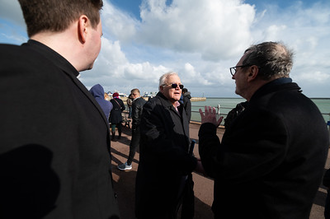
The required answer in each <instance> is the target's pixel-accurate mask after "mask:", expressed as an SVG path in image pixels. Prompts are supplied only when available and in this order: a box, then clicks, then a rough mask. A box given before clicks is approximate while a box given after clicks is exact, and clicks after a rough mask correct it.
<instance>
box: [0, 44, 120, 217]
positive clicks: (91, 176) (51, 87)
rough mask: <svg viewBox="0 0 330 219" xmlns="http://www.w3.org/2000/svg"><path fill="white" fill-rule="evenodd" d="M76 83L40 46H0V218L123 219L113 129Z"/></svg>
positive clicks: (59, 59) (71, 73) (64, 63)
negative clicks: (117, 190)
mask: <svg viewBox="0 0 330 219" xmlns="http://www.w3.org/2000/svg"><path fill="white" fill-rule="evenodd" d="M77 75H78V72H77V71H76V69H75V68H74V67H73V66H72V65H71V64H70V63H69V62H68V61H67V60H66V59H64V58H63V57H62V56H60V55H59V54H58V53H56V52H55V51H53V50H51V49H50V48H48V47H47V46H45V45H43V44H41V43H39V42H36V41H32V40H30V41H29V42H28V43H26V44H23V45H22V46H13V45H0V91H1V95H0V105H1V107H0V121H1V125H0V133H1V134H0V144H1V146H0V156H1V157H0V164H1V165H0V176H1V180H0V190H1V192H0V194H1V195H0V217H1V218H47V219H48V218H54V219H55V218H69V219H70V218H79V219H80V218H86V219H87V218H104V219H109V218H118V210H117V203H116V200H115V197H114V193H113V189H112V177H111V171H110V140H109V139H110V138H109V127H108V122H107V119H106V118H105V116H104V113H103V111H102V109H101V108H100V106H99V105H98V104H97V102H96V101H95V99H94V98H93V96H92V95H91V94H90V93H89V92H88V90H87V89H86V88H85V86H84V85H83V84H82V83H81V82H80V81H79V80H78V79H77V78H76V77H77Z"/></svg>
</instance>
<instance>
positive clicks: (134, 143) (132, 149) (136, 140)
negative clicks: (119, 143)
mask: <svg viewBox="0 0 330 219" xmlns="http://www.w3.org/2000/svg"><path fill="white" fill-rule="evenodd" d="M139 144H140V127H137V128H135V129H132V139H131V143H130V145H129V155H128V159H127V164H128V165H131V164H132V162H133V159H134V155H135V153H136V150H137V148H138V146H139Z"/></svg>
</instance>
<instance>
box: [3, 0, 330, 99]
mask: <svg viewBox="0 0 330 219" xmlns="http://www.w3.org/2000/svg"><path fill="white" fill-rule="evenodd" d="M323 2H325V3H321V2H315V3H314V4H313V5H312V6H310V7H306V5H304V4H303V2H292V3H291V4H292V5H291V6H290V7H286V8H284V9H283V8H279V7H278V6H276V5H271V1H270V4H269V5H266V6H264V5H263V8H262V10H260V9H259V8H258V7H256V6H253V5H249V4H246V3H244V2H243V3H242V1H240V0H230V1H228V0H203V1H200V0H189V1H187V0H173V3H172V4H171V5H170V6H167V5H166V4H165V0H145V1H144V2H143V3H142V5H141V6H140V9H141V14H140V17H141V19H137V18H134V17H132V16H131V15H130V14H129V13H127V12H124V11H121V10H119V9H118V8H115V7H114V6H113V5H111V4H110V3H109V2H108V1H104V8H103V10H102V22H103V33H104V35H103V39H102V49H101V53H100V55H99V57H98V59H97V61H96V63H95V65H94V69H93V70H91V71H85V72H82V73H81V76H80V80H81V81H82V82H83V83H84V84H85V85H86V87H87V88H90V87H92V86H93V85H94V84H96V83H100V84H101V85H103V86H104V88H105V90H106V91H112V92H114V91H120V92H124V93H129V91H130V90H131V89H132V88H135V87H137V88H139V89H140V90H141V92H142V93H143V92H149V91H157V89H158V79H159V77H160V75H162V74H163V73H166V72H168V71H170V70H173V71H176V72H178V73H179V75H180V77H181V80H182V83H183V84H184V85H185V86H186V87H187V88H188V89H189V90H190V91H191V92H192V95H193V96H203V95H204V96H220V97H236V95H235V94H234V90H235V83H234V81H233V80H232V79H231V75H230V73H229V67H231V66H234V65H236V63H237V62H238V60H239V58H240V57H241V55H242V53H243V51H244V50H245V49H246V48H247V47H249V46H250V45H251V44H253V43H260V42H263V41H283V42H284V43H285V44H286V45H288V46H289V47H290V48H292V49H294V51H295V59H294V67H293V70H292V74H291V76H292V78H293V80H294V81H296V82H297V83H298V84H299V85H300V86H301V87H302V89H303V91H304V93H305V94H306V95H307V96H309V97H330V92H329V91H328V87H329V84H330V73H329V67H330V64H329V60H328V59H329V57H330V52H329V47H330V45H329V44H330V41H329V39H330V28H329V27H330V25H329V24H330V3H329V1H323ZM0 4H1V8H0V19H1V20H0V21H1V22H0V31H1V32H0V33H1V35H0V42H12V43H14V44H20V43H22V42H24V41H26V40H27V37H26V34H24V33H25V25H24V22H23V19H22V15H21V11H20V7H19V5H18V3H17V1H13V0H0Z"/></svg>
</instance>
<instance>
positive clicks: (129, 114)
mask: <svg viewBox="0 0 330 219" xmlns="http://www.w3.org/2000/svg"><path fill="white" fill-rule="evenodd" d="M133 99H134V98H133V97H132V94H130V95H128V98H127V100H126V102H127V107H128V118H129V119H130V118H132V104H133Z"/></svg>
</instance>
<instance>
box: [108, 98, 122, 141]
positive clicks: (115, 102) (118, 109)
mask: <svg viewBox="0 0 330 219" xmlns="http://www.w3.org/2000/svg"><path fill="white" fill-rule="evenodd" d="M112 97H113V98H112V99H111V100H110V102H111V103H112V106H113V108H112V110H111V113H110V118H109V122H110V123H111V133H112V138H111V139H112V140H113V141H115V135H116V127H117V130H118V139H120V138H121V130H122V122H123V116H122V115H121V113H122V112H123V111H124V110H125V105H124V102H123V101H122V100H121V99H120V98H119V94H118V93H117V92H115V93H113V95H112Z"/></svg>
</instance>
